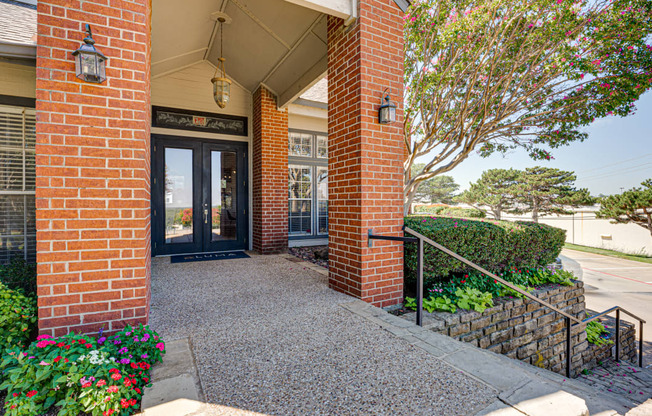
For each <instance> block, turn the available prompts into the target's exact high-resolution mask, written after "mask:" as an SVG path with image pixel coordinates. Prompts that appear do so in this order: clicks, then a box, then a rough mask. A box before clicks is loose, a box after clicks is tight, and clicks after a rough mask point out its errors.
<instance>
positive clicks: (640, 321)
mask: <svg viewBox="0 0 652 416" xmlns="http://www.w3.org/2000/svg"><path fill="white" fill-rule="evenodd" d="M614 311H615V312H616V361H620V312H621V311H622V312H625V314H627V315H629V316H631V317H632V318H634V319H637V320H638V366H639V367H643V324H644V323H645V319H642V318H639V317H638V316H636V315H634V314H633V313H631V312H629V311H628V310H626V309H624V308H621V307H620V306H614V307H611V308H609V309H607V310H606V311H603V312H600V313H598V314H595V315H593V316H591V317H588V318H586V319H583V320H582V322H583V323H586V324H588V323H589V322H592V321H595V320H596V319H598V318H601V317H603V316H605V315H608V314H610V313H612V312H614Z"/></svg>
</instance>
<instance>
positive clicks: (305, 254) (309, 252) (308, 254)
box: [288, 245, 328, 269]
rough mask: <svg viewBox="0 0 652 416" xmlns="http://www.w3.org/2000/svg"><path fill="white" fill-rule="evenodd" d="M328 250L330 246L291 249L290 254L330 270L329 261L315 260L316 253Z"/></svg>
mask: <svg viewBox="0 0 652 416" xmlns="http://www.w3.org/2000/svg"><path fill="white" fill-rule="evenodd" d="M324 248H328V246H327V245H326V246H312V247H290V248H289V249H288V253H290V254H292V255H293V256H296V257H298V258H300V259H303V260H305V261H309V262H311V263H314V264H316V265H317V266H321V267H324V268H326V269H328V260H322V259H317V258H315V251H317V250H321V249H324Z"/></svg>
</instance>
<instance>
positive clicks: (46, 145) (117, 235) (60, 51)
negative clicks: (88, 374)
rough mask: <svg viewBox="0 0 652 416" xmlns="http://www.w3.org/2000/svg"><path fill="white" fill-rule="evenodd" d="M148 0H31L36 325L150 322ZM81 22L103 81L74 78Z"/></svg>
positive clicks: (90, 327) (56, 329)
mask: <svg viewBox="0 0 652 416" xmlns="http://www.w3.org/2000/svg"><path fill="white" fill-rule="evenodd" d="M150 12H151V3H150V1H149V0H136V1H129V2H127V1H111V2H107V1H103V0H96V1H94V0H86V1H84V2H80V1H75V0H73V1H66V2H61V1H59V0H39V2H38V50H37V61H36V67H37V68H36V74H37V80H36V111H37V115H36V117H37V123H36V177H37V178H36V218H37V222H36V228H37V235H36V238H37V262H38V295H39V299H38V306H39V328H40V330H41V332H42V333H49V334H55V335H61V334H65V333H67V332H69V331H81V332H94V331H97V330H99V329H100V328H104V330H105V331H114V330H116V329H118V328H121V327H122V326H124V325H125V324H127V323H138V322H147V318H148V313H149V306H148V304H149V292H150V241H151V239H150V150H149V149H150V144H149V143H150V133H149V127H150V92H149V91H150V88H149V86H150V85H149V78H150ZM85 23H89V24H90V25H91V28H92V31H93V37H94V39H95V41H96V47H97V48H98V49H99V50H101V51H102V52H103V53H104V54H105V55H106V56H107V57H108V58H109V59H108V64H107V70H106V74H107V80H106V81H105V82H104V83H103V84H91V83H86V82H82V81H80V80H78V79H77V78H76V77H75V65H74V60H73V57H72V55H71V52H72V51H74V50H75V49H77V48H78V47H79V45H80V44H81V42H82V39H83V38H84V37H85V36H84V31H83V30H84V29H83V27H84V24H85Z"/></svg>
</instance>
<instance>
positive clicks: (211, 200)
mask: <svg viewBox="0 0 652 416" xmlns="http://www.w3.org/2000/svg"><path fill="white" fill-rule="evenodd" d="M152 144H153V146H152V243H153V247H152V248H153V252H154V255H161V254H187V253H206V252H217V251H232V250H244V249H245V248H246V245H247V234H248V228H247V225H248V221H247V178H246V172H247V145H246V143H238V142H225V141H208V140H197V139H190V138H180V137H174V138H172V137H170V136H156V135H153V136H152Z"/></svg>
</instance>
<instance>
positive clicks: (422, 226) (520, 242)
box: [405, 216, 566, 282]
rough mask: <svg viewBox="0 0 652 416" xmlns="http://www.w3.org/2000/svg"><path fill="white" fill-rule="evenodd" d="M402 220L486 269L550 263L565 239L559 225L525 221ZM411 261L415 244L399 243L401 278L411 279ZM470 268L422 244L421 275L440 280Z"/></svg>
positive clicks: (413, 265)
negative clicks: (402, 246)
mask: <svg viewBox="0 0 652 416" xmlns="http://www.w3.org/2000/svg"><path fill="white" fill-rule="evenodd" d="M405 226H406V227H409V228H411V229H413V230H414V231H417V232H419V233H421V234H423V235H425V236H426V237H428V238H430V239H432V240H434V241H435V242H437V243H439V244H441V245H443V246H444V247H446V248H448V249H449V250H452V251H453V252H455V253H457V254H459V255H460V256H462V257H464V258H466V259H468V260H470V261H472V262H474V263H476V264H477V265H479V266H481V267H484V268H485V269H487V270H489V271H491V272H499V271H501V270H503V269H505V268H507V267H510V266H516V267H519V268H534V267H540V266H545V265H547V264H550V263H552V262H554V261H555V259H556V258H557V256H558V255H559V253H560V252H561V249H562V247H563V245H564V241H565V240H566V231H565V230H562V229H559V228H555V227H551V226H549V225H545V224H535V223H532V222H525V221H519V222H508V221H495V220H471V219H466V218H440V217H438V218H434V217H420V216H412V217H407V218H405ZM416 266H417V247H416V244H405V269H406V270H405V271H406V273H405V278H406V281H407V282H411V281H414V280H415V279H416ZM471 270H473V269H472V268H470V267H469V266H467V265H465V264H464V263H462V262H460V261H458V260H455V259H454V258H452V257H450V256H449V255H447V254H444V253H442V252H441V251H439V250H437V249H436V248H434V247H432V246H431V245H429V244H425V245H424V262H423V271H424V279H428V280H430V281H446V280H448V279H449V276H450V275H451V274H453V273H469V272H470V271H471Z"/></svg>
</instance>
